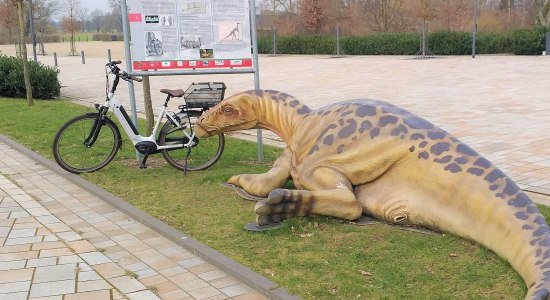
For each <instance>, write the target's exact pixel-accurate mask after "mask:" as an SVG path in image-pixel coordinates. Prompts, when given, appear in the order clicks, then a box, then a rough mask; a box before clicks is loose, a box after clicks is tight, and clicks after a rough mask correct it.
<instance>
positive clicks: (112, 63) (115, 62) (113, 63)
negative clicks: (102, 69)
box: [105, 60, 122, 67]
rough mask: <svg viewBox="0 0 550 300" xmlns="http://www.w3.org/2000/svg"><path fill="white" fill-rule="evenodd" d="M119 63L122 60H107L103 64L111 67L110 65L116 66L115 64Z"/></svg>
mask: <svg viewBox="0 0 550 300" xmlns="http://www.w3.org/2000/svg"><path fill="white" fill-rule="evenodd" d="M121 63H122V61H120V60H114V61H112V62H109V63H108V64H106V65H105V66H107V67H112V66H116V65H118V64H121Z"/></svg>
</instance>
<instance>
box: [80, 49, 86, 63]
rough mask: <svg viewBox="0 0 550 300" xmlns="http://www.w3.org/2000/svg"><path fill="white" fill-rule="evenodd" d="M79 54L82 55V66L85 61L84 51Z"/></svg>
mask: <svg viewBox="0 0 550 300" xmlns="http://www.w3.org/2000/svg"><path fill="white" fill-rule="evenodd" d="M80 54H81V55H82V64H83V65H84V64H86V59H85V58H84V50H82V51H80Z"/></svg>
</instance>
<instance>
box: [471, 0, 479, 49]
mask: <svg viewBox="0 0 550 300" xmlns="http://www.w3.org/2000/svg"><path fill="white" fill-rule="evenodd" d="M477 1H478V0H474V32H473V33H472V58H476V33H477Z"/></svg>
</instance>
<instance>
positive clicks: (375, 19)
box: [361, 0, 403, 32]
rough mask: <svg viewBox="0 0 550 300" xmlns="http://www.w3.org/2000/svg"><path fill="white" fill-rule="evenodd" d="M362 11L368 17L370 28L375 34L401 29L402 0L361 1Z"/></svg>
mask: <svg viewBox="0 0 550 300" xmlns="http://www.w3.org/2000/svg"><path fill="white" fill-rule="evenodd" d="M361 2H362V6H363V10H364V11H365V12H366V13H367V14H369V15H370V17H371V18H370V22H369V25H370V27H371V28H372V29H373V30H374V31H376V32H389V31H398V30H400V29H402V28H403V16H402V14H401V8H402V6H403V0H362V1H361Z"/></svg>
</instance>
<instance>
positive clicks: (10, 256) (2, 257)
mask: <svg viewBox="0 0 550 300" xmlns="http://www.w3.org/2000/svg"><path fill="white" fill-rule="evenodd" d="M37 257H38V251H27V252H10V253H5V254H0V262H8V261H14V260H23V259H31V258H37Z"/></svg>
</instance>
